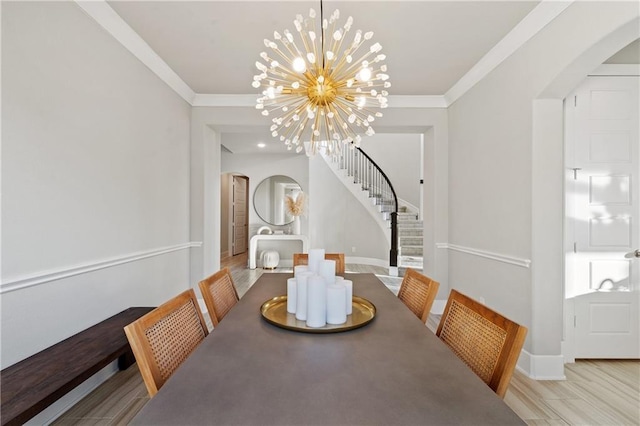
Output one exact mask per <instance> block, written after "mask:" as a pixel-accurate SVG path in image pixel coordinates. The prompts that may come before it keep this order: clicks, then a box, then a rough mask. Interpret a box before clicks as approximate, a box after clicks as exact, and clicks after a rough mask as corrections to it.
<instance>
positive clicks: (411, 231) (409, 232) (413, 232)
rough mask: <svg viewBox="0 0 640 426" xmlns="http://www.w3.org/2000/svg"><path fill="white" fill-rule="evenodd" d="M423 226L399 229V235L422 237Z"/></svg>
mask: <svg viewBox="0 0 640 426" xmlns="http://www.w3.org/2000/svg"><path fill="white" fill-rule="evenodd" d="M422 236H423V235H422V228H405V229H398V237H422Z"/></svg>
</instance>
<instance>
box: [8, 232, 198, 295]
mask: <svg viewBox="0 0 640 426" xmlns="http://www.w3.org/2000/svg"><path fill="white" fill-rule="evenodd" d="M201 246H202V242H200V241H191V242H188V243H182V244H176V245H173V246H167V247H159V248H155V249H151V250H145V251H139V252H135V253H130V254H126V255H123V256H116V257H112V258H107V259H101V260H96V261H93V262H87V263H81V264H78V265H73V266H69V267H65V268H59V269H54V270H49V271H41V272H36V273H33V274H26V275H21V276H17V277H11V278H8V279H3V280H2V283H0V294H4V293H9V292H11V291H15V290H20V289H23V288H27V287H32V286H36V285H40V284H45V283H48V282H51V281H56V280H61V279H63V278H69V277H73V276H76V275H81V274H86V273H89V272H94V271H98V270H100V269H106V268H112V267H114V266H118V265H123V264H125V263H131V262H137V261H139V260H143V259H148V258H150V257H155V256H161V255H163V254H167V253H172V252H174V251H179V250H185V249H189V248H192V247H201Z"/></svg>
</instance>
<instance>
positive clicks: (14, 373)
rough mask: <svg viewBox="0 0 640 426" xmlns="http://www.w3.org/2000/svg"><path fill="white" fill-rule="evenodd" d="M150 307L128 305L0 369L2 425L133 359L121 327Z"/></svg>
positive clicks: (17, 422)
mask: <svg viewBox="0 0 640 426" xmlns="http://www.w3.org/2000/svg"><path fill="white" fill-rule="evenodd" d="M152 309H153V308H146V307H145V308H140V307H138V308H129V309H126V310H124V311H122V312H120V313H119V314H116V315H114V316H112V317H110V318H107V319H106V320H104V321H102V322H100V323H98V324H96V325H94V326H92V327H90V328H88V329H86V330H84V331H81V332H80V333H78V334H75V335H73V336H71V337H69V338H68V339H65V340H63V341H62V342H60V343H56V344H55V345H53V346H51V347H49V348H47V349H45V350H43V351H40V352H38V353H37V354H35V355H33V356H30V357H29V358H27V359H24V360H22V361H20V362H18V363H16V364H14V365H12V366H10V367H7V368H5V369H4V370H2V371H1V372H0V380H1V381H0V383H1V385H0V391H1V394H2V398H1V402H2V407H1V408H0V417H1V419H2V425H3V426H4V425H21V424H23V423H25V422H26V421H27V420H29V419H31V418H32V417H34V416H35V415H36V414H38V413H40V412H41V411H42V410H44V409H45V408H47V407H48V406H49V405H51V404H53V403H54V402H55V401H57V400H58V399H59V398H61V397H62V396H64V395H65V394H67V393H68V392H70V391H71V390H73V389H74V388H75V387H76V386H78V385H80V384H81V383H82V382H84V381H85V380H87V379H88V378H89V377H91V376H92V375H94V374H95V373H97V372H98V371H100V370H101V369H103V368H104V367H106V366H107V365H109V364H110V363H111V362H113V361H115V360H116V359H117V360H118V368H119V369H120V370H124V369H127V368H128V367H129V366H131V365H132V364H133V363H134V362H135V358H134V356H133V353H132V352H131V347H130V346H129V342H128V340H127V336H126V335H125V334H124V330H123V328H124V326H126V325H128V324H130V323H132V322H133V321H135V320H137V319H138V318H140V317H141V316H143V315H144V314H146V313H147V312H150V311H151V310H152Z"/></svg>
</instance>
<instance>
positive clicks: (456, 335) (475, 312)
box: [436, 290, 527, 398]
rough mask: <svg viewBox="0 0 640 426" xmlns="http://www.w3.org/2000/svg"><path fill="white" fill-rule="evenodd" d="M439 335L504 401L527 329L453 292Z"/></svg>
mask: <svg viewBox="0 0 640 426" xmlns="http://www.w3.org/2000/svg"><path fill="white" fill-rule="evenodd" d="M436 335H437V336H438V337H439V338H440V340H442V341H443V342H444V343H445V344H447V345H448V346H449V347H450V348H451V349H452V350H453V352H454V353H455V354H456V355H457V356H458V357H459V358H460V359H462V361H464V363H465V364H467V365H468V366H469V367H470V368H471V370H473V372H474V373H476V375H478V376H479V377H480V378H481V379H482V380H483V381H484V382H485V383H486V384H487V385H489V387H490V388H491V389H493V391H494V392H495V393H496V394H498V396H500V397H501V398H504V396H505V394H506V393H507V388H508V387H509V382H510V381H511V376H512V375H513V370H514V369H515V366H516V362H517V361H518V356H519V355H520V350H521V349H522V345H523V344H524V339H525V337H526V336H527V328H526V327H524V326H521V325H519V324H517V323H515V322H513V321H511V320H509V319H508V318H506V317H504V316H502V315H501V314H499V313H497V312H495V311H494V310H492V309H490V308H488V307H487V306H485V305H483V304H482V303H480V302H477V301H475V300H473V299H471V298H470V297H468V296H465V295H464V294H462V293H459V292H457V291H456V290H451V293H450V294H449V299H448V301H447V306H446V307H445V309H444V313H443V315H442V318H441V320H440V324H439V325H438V330H437V331H436Z"/></svg>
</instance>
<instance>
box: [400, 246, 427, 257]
mask: <svg viewBox="0 0 640 426" xmlns="http://www.w3.org/2000/svg"><path fill="white" fill-rule="evenodd" d="M422 254H423V249H422V246H400V255H402V256H422Z"/></svg>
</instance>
